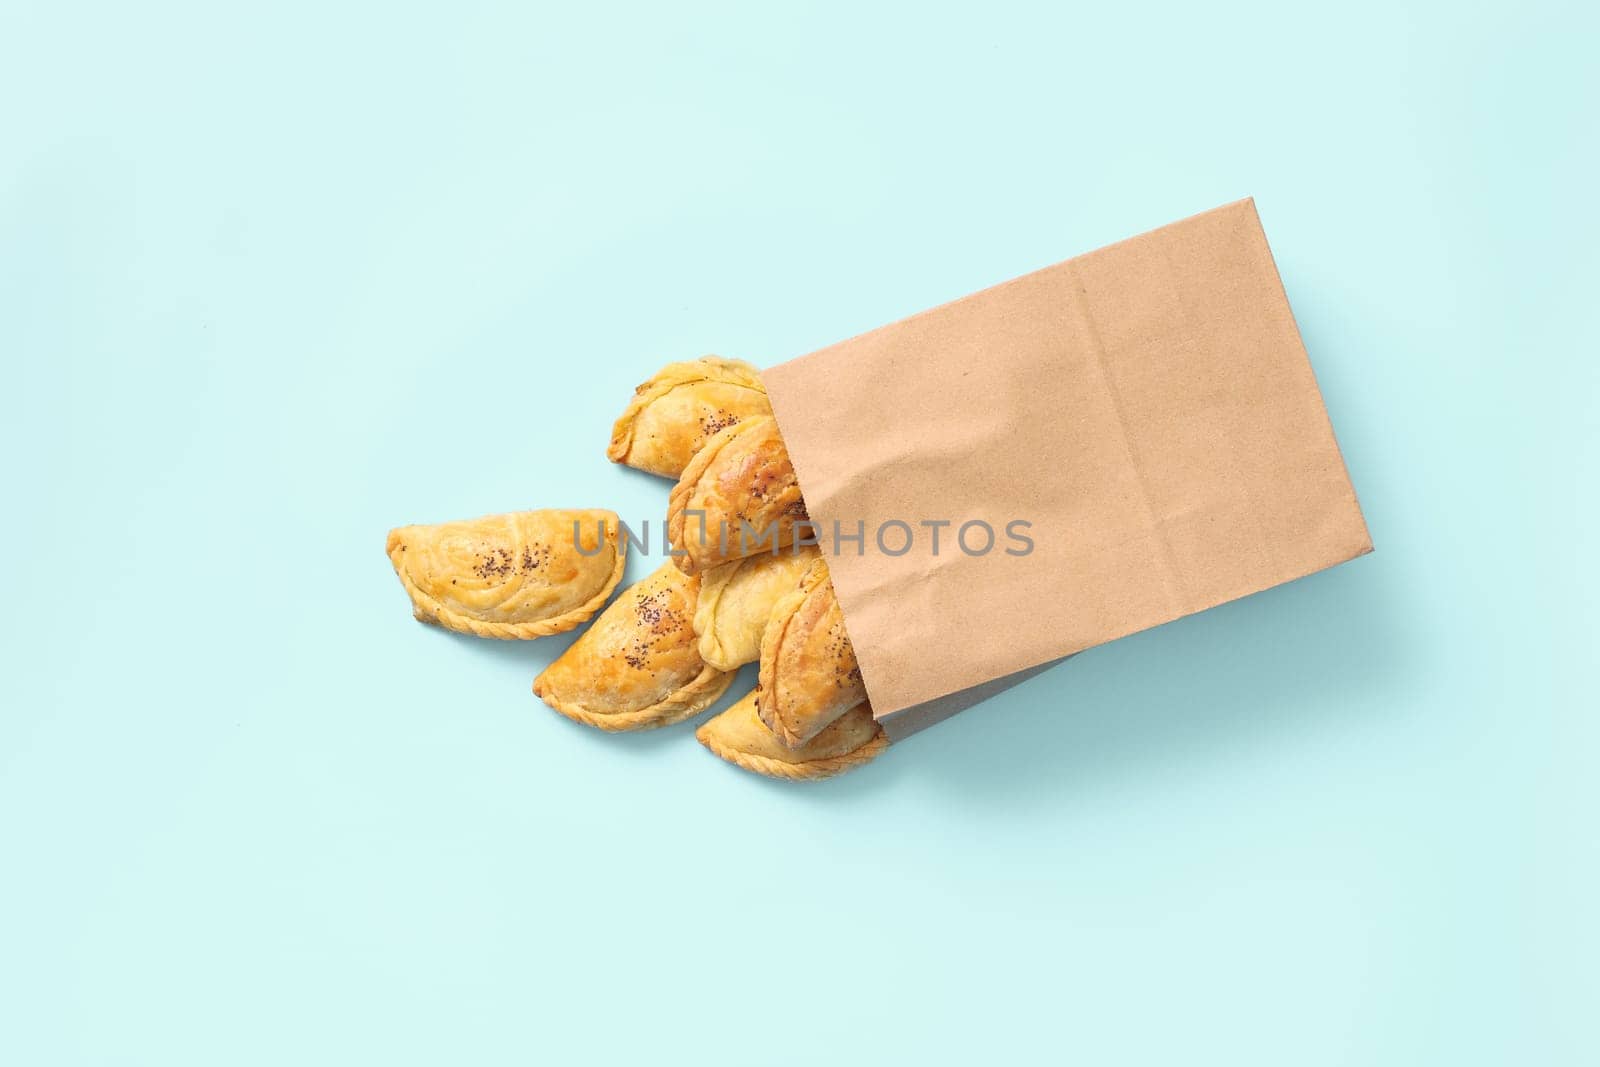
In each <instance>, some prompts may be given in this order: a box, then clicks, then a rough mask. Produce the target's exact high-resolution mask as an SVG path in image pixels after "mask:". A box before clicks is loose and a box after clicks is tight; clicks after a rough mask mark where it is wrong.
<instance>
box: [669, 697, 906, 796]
mask: <svg viewBox="0 0 1600 1067" xmlns="http://www.w3.org/2000/svg"><path fill="white" fill-rule="evenodd" d="M694 736H695V740H697V741H699V742H700V743H701V744H702V745H704V746H706V748H708V749H710V750H711V751H712V753H713V754H715V755H716V756H718V757H719V758H721V759H724V760H727V761H728V762H729V763H732V764H734V765H735V766H738V767H743V768H744V769H745V770H747V771H752V772H754V773H755V774H764V775H766V776H767V777H768V778H787V779H790V780H808V779H818V778H832V777H833V776H834V775H836V774H843V773H844V772H845V771H848V770H852V769H854V768H856V767H860V766H861V765H863V764H866V763H870V762H872V761H873V760H875V759H877V758H878V757H879V756H880V755H882V754H883V752H884V750H885V749H887V748H888V747H889V739H888V738H887V737H885V736H884V733H883V727H881V726H879V725H878V723H877V720H875V719H874V718H873V717H872V709H871V708H870V707H868V706H867V705H866V704H857V705H856V706H855V707H854V708H851V709H850V710H849V711H847V712H845V713H844V714H843V715H841V716H839V717H838V718H837V719H835V720H834V721H833V722H831V723H829V724H828V726H826V727H825V728H824V729H823V730H822V731H821V732H820V733H818V734H817V736H816V737H813V738H812V739H811V740H810V741H808V742H806V743H805V744H804V745H801V746H800V747H799V748H790V747H789V746H787V745H785V744H784V743H783V742H782V741H781V740H780V739H779V738H778V736H777V735H776V734H774V733H773V732H772V731H771V730H769V729H767V724H766V723H764V722H762V721H761V717H760V716H759V715H758V714H756V694H755V692H754V691H752V692H750V693H748V694H746V695H745V696H744V698H743V699H741V700H740V701H739V702H738V703H736V704H734V705H733V707H731V708H729V709H728V710H727V711H724V712H723V713H722V714H721V715H717V716H715V717H714V718H712V719H711V720H710V721H708V722H707V723H705V725H703V726H701V727H700V729H699V730H697V731H695V735H694Z"/></svg>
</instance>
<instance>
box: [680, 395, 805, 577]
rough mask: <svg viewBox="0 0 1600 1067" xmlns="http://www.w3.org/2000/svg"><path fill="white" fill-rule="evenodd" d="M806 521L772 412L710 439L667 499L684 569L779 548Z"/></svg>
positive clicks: (695, 570)
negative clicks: (796, 526) (797, 525)
mask: <svg viewBox="0 0 1600 1067" xmlns="http://www.w3.org/2000/svg"><path fill="white" fill-rule="evenodd" d="M690 512H697V513H700V514H690ZM807 521H808V520H807V517H806V502H805V500H804V499H802V498H801V496H800V483H799V481H798V480H796V478H795V475H794V465H793V464H791V463H790V462H789V450H788V449H787V448H785V447H784V445H783V438H782V437H781V436H779V434H778V420H776V419H774V418H773V417H772V416H770V415H764V416H760V417H757V418H753V419H746V420H745V421H744V422H741V423H739V424H738V425H736V426H730V427H728V428H727V429H725V430H722V431H720V432H719V433H717V434H716V435H715V436H714V437H712V438H711V440H709V441H707V442H706V443H705V446H704V447H703V448H701V449H700V451H699V452H697V453H695V457H694V458H693V459H692V460H690V461H689V465H688V466H687V467H685V468H684V470H683V477H681V478H679V479H678V484H677V485H675V486H674V487H673V489H672V495H671V497H669V498H668V500H667V540H668V541H669V542H670V543H671V545H672V546H673V548H675V549H677V550H679V552H680V553H681V554H680V555H677V556H675V557H674V559H675V561H676V562H677V564H678V566H679V567H680V568H682V569H683V571H684V572H685V573H687V574H696V573H699V572H700V571H703V570H706V569H708V568H711V567H715V566H717V565H718V564H720V563H729V562H731V561H733V560H736V559H743V558H744V557H745V556H753V555H755V554H757V553H758V552H771V551H772V548H773V547H774V544H775V545H776V546H777V547H779V548H782V547H784V546H786V545H788V544H790V543H791V542H792V541H793V540H794V533H795V525H796V524H797V523H804V522H807ZM741 524H743V525H741Z"/></svg>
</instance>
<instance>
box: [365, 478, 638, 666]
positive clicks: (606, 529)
mask: <svg viewBox="0 0 1600 1067" xmlns="http://www.w3.org/2000/svg"><path fill="white" fill-rule="evenodd" d="M574 524H576V526H574ZM620 529H621V524H620V523H619V522H618V520H617V516H616V513H615V512H611V511H604V510H601V509H598V508H595V509H590V510H584V511H578V510H547V511H518V512H514V513H512V514H509V515H486V516H484V517H483V518H481V519H468V520H466V521H464V522H445V523H440V524H438V525H436V526H402V527H400V528H399V529H395V530H390V531H389V543H388V552H389V560H390V562H391V563H393V564H394V572H395V574H397V575H399V576H400V584H401V585H403V586H404V587H405V590H406V593H407V594H408V595H409V596H410V597H411V606H412V612H413V614H415V615H416V617H417V618H418V619H420V620H422V621H423V622H431V623H437V624H438V625H440V626H443V627H444V628H445V629H447V630H456V631H459V632H461V633H466V634H477V635H478V636H479V637H497V638H502V639H507V640H525V639H527V638H530V637H544V636H546V635H547V634H559V633H563V632H565V631H567V630H570V629H572V628H573V627H575V626H578V625H580V624H581V623H583V622H585V621H587V620H588V619H589V617H590V616H591V615H593V614H594V613H595V612H597V611H599V610H600V606H601V605H602V604H604V603H605V602H606V597H608V596H610V595H611V591H612V590H613V589H615V588H616V587H617V583H618V582H619V581H621V580H622V568H623V564H624V563H625V562H626V557H627V552H628V545H627V541H626V540H625V539H620V538H619V531H620ZM575 530H576V532H574V531H575ZM580 548H581V549H582V550H581V551H580Z"/></svg>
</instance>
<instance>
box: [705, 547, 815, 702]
mask: <svg viewBox="0 0 1600 1067" xmlns="http://www.w3.org/2000/svg"><path fill="white" fill-rule="evenodd" d="M816 559H817V549H816V547H815V546H811V545H807V546H803V547H800V548H783V549H779V550H778V552H777V553H776V554H773V553H770V552H763V553H762V554H761V555H759V556H746V557H745V558H744V559H740V560H734V561H733V562H732V563H724V564H722V565H721V566H720V567H712V568H711V569H710V570H708V571H706V572H705V573H704V574H702V575H701V576H700V602H699V604H698V606H697V607H696V608H695V609H694V632H695V633H696V634H698V635H699V636H700V657H701V658H702V659H704V660H705V661H706V662H707V663H709V664H711V666H713V667H716V668H717V669H718V670H723V671H731V670H737V669H738V668H739V667H741V666H743V665H744V664H746V663H754V662H755V661H756V660H758V659H760V658H761V637H762V635H763V634H764V633H765V632H766V629H767V620H768V619H770V618H771V617H772V606H773V604H775V603H777V601H778V599H779V598H780V597H782V596H783V595H784V594H786V593H788V592H789V591H791V590H793V589H794V588H795V587H796V585H797V584H798V583H799V580H800V576H801V575H802V574H804V573H805V572H806V569H807V568H808V567H810V566H811V564H812V562H813V561H815V560H816Z"/></svg>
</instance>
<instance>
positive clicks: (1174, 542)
mask: <svg viewBox="0 0 1600 1067" xmlns="http://www.w3.org/2000/svg"><path fill="white" fill-rule="evenodd" d="M763 377H764V379H765V381H766V385H767V389H768V391H769V393H770V394H771V398H772V406H773V409H774V412H775V414H776V416H777V419H778V424H779V427H780V429H781V431H782V433H783V435H784V439H785V440H786V441H787V443H788V447H789V452H790V456H791V458H792V459H793V462H794V466H795V471H796V473H797V474H798V476H799V479H800V485H801V489H802V491H803V492H804V494H805V498H806V502H807V505H808V507H809V510H810V514H811V518H812V520H813V521H814V522H815V523H816V525H817V530H818V535H819V540H820V541H821V544H822V546H823V551H824V553H825V554H826V555H827V559H828V564H829V567H830V568H831V570H832V573H833V582H834V588H835V590H836V592H837V595H838V598H839V604H840V607H841V608H842V609H843V612H844V619H845V626H846V628H847V630H848V631H849V633H850V637H851V641H852V643H853V644H854V646H855V651H856V656H857V658H858V660H859V662H860V665H861V673H862V678H863V681H864V683H865V685H866V690H867V694H868V697H869V699H870V700H871V701H872V706H873V710H874V712H875V714H876V715H877V716H878V718H879V719H880V720H881V721H882V722H883V723H884V726H885V728H886V729H887V730H888V731H889V733H890V735H891V736H903V735H905V734H906V733H909V732H912V731H914V730H916V729H920V728H922V727H923V726H926V725H928V724H930V723H932V722H935V721H938V720H939V719H940V718H943V717H945V716H947V715H949V714H951V713H953V712H954V711H957V710H960V709H961V708H964V707H967V706H970V705H971V704H972V703H975V702H976V701H978V700H981V699H983V698H985V697H986V696H988V695H991V694H992V693H994V692H997V691H999V690H1000V689H1003V688H1004V687H1005V686H1006V685H1008V684H1012V683H1013V682H1015V681H1017V680H1020V679H1021V678H1024V677H1028V676H1029V675H1031V674H1032V673H1036V672H1037V671H1038V670H1040V669H1042V668H1043V667H1045V666H1047V665H1049V664H1051V663H1054V662H1056V661H1059V660H1060V659H1062V658H1063V657H1066V656H1069V655H1071V654H1073V653H1076V652H1079V651H1081V650H1083V649H1086V648H1090V647H1092V646H1094V645H1099V644H1103V643H1105V642H1107V641H1111V640H1114V639H1116V638H1118V637H1122V636H1125V635H1127V634H1131V633H1135V632H1137V631H1139V630H1144V629H1147V628H1149V627H1152V626H1158V625H1160V624H1162V623H1165V622H1170V621H1172V620H1173V619H1176V618H1179V617H1181V616H1184V615H1189V614H1192V613H1194V612H1198V611H1203V610H1205V609H1206V608H1210V607H1214V606H1215V605H1218V604H1221V603H1224V602H1226V601H1229V600H1233V599H1235V598H1237V597H1242V596H1246V595H1248V594H1250V593H1254V592H1258V591H1260V590H1263V589H1267V588H1269V587H1271V586H1275V585H1278V584H1280V583H1283V582H1287V581H1291V580H1293V579H1295V578H1299V577H1302V576H1304V575H1307V574H1310V573H1312V572H1314V571H1319V570H1322V569H1324V568H1326V567H1331V566H1333V565H1334V564H1337V563H1341V562H1344V561H1345V560H1348V559H1351V558H1353V557H1355V556H1358V555H1361V554H1363V553H1366V552H1369V551H1371V549H1372V542H1371V540H1370V539H1369V537H1368V534H1367V529H1366V524H1365V522H1364V521H1363V519H1362V515H1361V510H1360V507H1359V505H1358V504H1357V502H1356V496H1355V492H1354V490H1353V489H1352V488H1351V485H1350V479H1349V476H1348V474H1347V473H1346V471H1345V466H1344V461H1343V459H1342V458H1341V456H1340V454H1339V448H1338V444H1337V443H1336V442H1335V440H1334V435H1333V429H1332V427H1331V426H1330V424H1329V422H1328V415H1327V412H1326V410H1325V409H1324V407H1323V403H1322V397H1321V394H1320V393H1319V392H1318V389H1317V383H1316V379H1315V378H1314V377H1313V375H1312V371H1311V365H1310V362H1309V361H1308V359H1307V357H1306V351H1305V347H1304V345H1303V344H1302V343H1301V340H1300V334H1299V331H1298V329H1297V328H1296V326H1295V322H1294V316H1293V314H1292V313H1291V311H1290V310H1289V303H1288V299H1287V298H1286V296H1285V295H1284V291H1283V286H1282V283H1281V282H1280V281H1279V278H1278V272H1277V268H1276V266H1275V264H1274V263H1273V259H1272V253H1271V250H1270V249H1269V248H1268V247H1267V241H1266V236H1265V234H1264V233H1263V232H1262V229H1261V223H1260V221H1259V219H1258V218H1257V215H1256V210H1255V205H1254V203H1253V202H1252V201H1250V200H1244V201H1240V202H1238V203H1234V204H1229V205H1227V206H1225V207H1220V208H1217V209H1215V210H1212V211H1208V212H1205V213H1204V214H1201V215H1196V216H1194V217H1193V218H1190V219H1186V220H1184V221H1182V222H1178V223H1174V224H1172V225H1170V226H1166V227H1163V228H1161V229H1159V230H1155V231H1153V232H1151V233H1147V234H1145V235H1143V236H1140V237H1135V238H1133V239H1131V240H1128V241H1124V242H1121V243H1120V244H1115V245H1111V246H1110V247H1107V248H1103V249H1100V250H1099V251H1096V252H1091V253H1089V254H1087V255H1083V256H1079V257H1077V258H1075V259H1070V260H1067V261H1066V262H1064V263H1059V264H1057V265H1055V266H1053V267H1047V268H1045V269H1044V270H1041V271H1037V272H1035V273H1033V274H1029V275H1026V276H1024V277H1021V278H1017V279H1015V280H1014V281H1010V282H1006V283H1005V284H1003V285H999V286H996V287H994V288H992V289H987V290H984V291H983V292H980V293H976V294H974V295H972V296H968V297H965V298H964V299H961V300H957V301H955V302H954V303H950V304H946V305H944V306H943V307H939V308H935V309H933V310H931V311H926V312H923V313H922V314H919V315H915V316H912V317H911V318H909V319H906V320H904V321H901V322H897V323H895V324H893V325H890V326H885V327H883V328H881V329H878V330H874V331H872V332H871V333H867V334H864V335H862V336H860V337H856V338H853V339H851V340H848V341H844V342H842V343H840V344H836V345H833V346H831V347H829V348H825V349H822V350H821V351H819V352H814V353H812V354H810V355H807V356H802V357H800V358H798V359H794V360H791V361H789V362H787V363H783V364H780V365H778V366H776V367H774V368H772V369H770V370H768V371H766V372H765V373H764V374H763ZM941 523H947V524H948V525H939V524H941ZM929 524H932V525H929ZM985 525H986V527H987V529H988V530H990V531H992V532H993V543H992V544H991V545H989V546H987V550H982V549H985V541H986V537H985V534H984V528H985ZM963 527H965V530H964V531H963ZM908 532H909V534H910V536H909V537H908V536H907V533H908ZM858 533H859V534H861V537H860V539H859V540H857V536H856V535H857V534H858ZM934 534H937V535H938V544H937V550H936V549H935V544H934V538H933V535H934ZM958 535H961V537H960V541H959V543H958ZM1024 540H1026V541H1027V542H1029V543H1030V544H1029V545H1025V544H1024ZM902 549H903V551H902ZM980 550H982V551H980ZM895 553H898V554H895Z"/></svg>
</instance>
